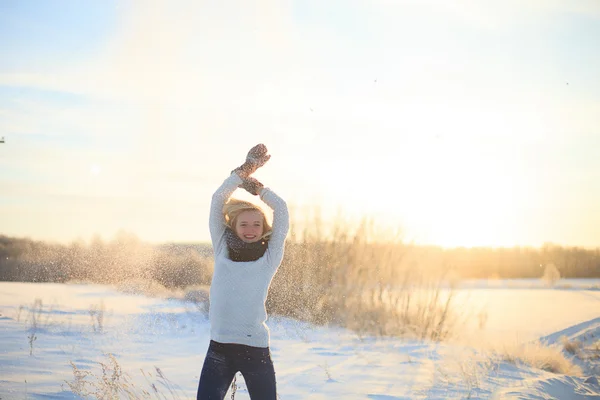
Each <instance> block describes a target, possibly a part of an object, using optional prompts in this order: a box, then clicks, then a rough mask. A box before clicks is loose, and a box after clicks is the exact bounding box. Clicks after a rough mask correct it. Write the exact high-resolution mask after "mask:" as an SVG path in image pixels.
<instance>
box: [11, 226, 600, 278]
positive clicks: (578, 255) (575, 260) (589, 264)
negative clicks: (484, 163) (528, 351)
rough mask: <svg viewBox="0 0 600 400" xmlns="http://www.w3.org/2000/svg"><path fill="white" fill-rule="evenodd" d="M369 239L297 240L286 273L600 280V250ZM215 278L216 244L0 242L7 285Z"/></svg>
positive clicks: (125, 239) (123, 238) (132, 239)
mask: <svg viewBox="0 0 600 400" xmlns="http://www.w3.org/2000/svg"><path fill="white" fill-rule="evenodd" d="M346 239H347V240H346ZM362 239H363V238H362V237H360V236H353V237H350V238H345V239H344V238H337V239H336V240H335V241H331V240H327V239H324V238H319V239H318V240H315V238H314V237H313V238H310V237H308V238H307V237H302V238H300V237H299V236H298V235H294V234H292V235H290V238H289V239H288V244H287V246H288V250H286V254H285V258H284V264H283V269H284V270H288V271H289V273H293V274H297V275H302V274H306V273H308V271H309V270H311V271H312V270H318V271H320V272H319V274H320V275H321V278H320V279H321V280H322V277H324V276H327V277H331V278H327V279H329V280H332V281H333V280H335V281H336V282H339V281H341V280H344V279H350V277H349V276H348V273H347V271H359V270H360V271H361V272H360V273H361V274H362V275H364V279H369V275H370V276H371V277H375V278H376V277H377V276H378V274H380V273H383V270H384V269H385V270H386V271H388V272H386V274H385V275H386V279H388V278H389V277H393V276H399V277H400V276H401V274H398V273H395V272H394V271H395V270H401V269H406V268H410V269H417V270H421V271H426V272H427V271H429V272H432V273H439V272H440V271H452V273H453V274H455V275H456V276H457V277H458V278H483V279H487V278H498V279H509V278H539V277H541V276H542V275H543V273H544V269H545V268H546V266H548V265H550V264H553V265H554V266H555V267H556V268H557V269H558V271H559V272H560V276H561V277H562V278H600V248H596V249H586V248H581V247H563V246H560V245H554V244H545V245H544V246H541V247H539V248H533V247H511V248H484V247H478V248H451V249H444V248H441V247H435V246H418V245H413V244H405V243H402V242H401V241H397V242H394V243H387V244H381V243H376V242H374V243H370V242H367V241H365V240H362ZM391 254H393V256H390V255H391ZM309 264H310V265H309ZM353 264H357V265H356V266H354V267H353ZM358 264H361V265H360V266H359V265H358ZM363 265H364V267H363ZM212 271H213V260H212V250H211V247H210V245H209V244H162V245H154V244H148V243H145V242H143V241H141V240H139V239H138V238H137V237H136V236H135V235H133V234H129V233H126V232H119V233H118V234H117V235H115V237H114V238H113V239H111V240H107V241H104V240H102V239H101V238H100V237H99V236H96V237H94V238H92V239H91V240H90V241H89V242H87V243H86V242H84V241H83V240H79V241H75V242H72V243H70V244H58V243H48V242H44V241H36V240H31V239H28V238H15V237H9V236H3V235H0V280H2V281H21V282H67V281H91V282H96V283H107V284H108V283H118V282H121V281H124V280H128V279H148V280H153V281H157V282H159V283H160V284H162V285H163V286H165V287H169V288H175V287H180V288H181V287H185V286H191V285H207V284H210V280H211V277H212ZM298 278H299V277H298ZM356 279H363V278H360V277H359V276H357V277H356ZM390 279H391V278H390ZM376 281H377V279H375V280H374V282H376ZM296 282H298V281H297V280H296Z"/></svg>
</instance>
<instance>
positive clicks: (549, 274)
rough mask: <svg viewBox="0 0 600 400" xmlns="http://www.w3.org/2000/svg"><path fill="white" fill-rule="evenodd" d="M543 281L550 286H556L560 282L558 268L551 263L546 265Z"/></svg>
mask: <svg viewBox="0 0 600 400" xmlns="http://www.w3.org/2000/svg"><path fill="white" fill-rule="evenodd" d="M542 280H543V281H544V283H546V285H548V286H554V285H555V284H556V282H558V281H559V280H560V271H559V270H558V268H556V265H554V264H552V263H550V264H546V267H545V268H544V275H542Z"/></svg>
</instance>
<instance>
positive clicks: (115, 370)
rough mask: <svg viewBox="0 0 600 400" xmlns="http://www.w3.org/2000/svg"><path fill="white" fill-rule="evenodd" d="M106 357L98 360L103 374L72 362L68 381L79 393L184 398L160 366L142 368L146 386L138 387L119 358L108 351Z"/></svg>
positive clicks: (96, 396) (75, 391)
mask: <svg viewBox="0 0 600 400" xmlns="http://www.w3.org/2000/svg"><path fill="white" fill-rule="evenodd" d="M106 357H107V361H106V362H100V363H98V364H99V366H100V369H101V372H100V374H96V373H94V372H92V371H89V370H82V369H80V368H78V367H77V366H76V365H75V364H74V363H73V362H71V367H72V368H73V380H72V381H71V382H69V381H65V383H66V384H67V385H68V386H69V389H70V390H71V391H72V392H73V393H74V394H77V395H78V396H81V397H85V398H87V397H92V398H95V399H107V400H108V399H167V398H169V399H182V398H185V396H183V395H182V394H181V393H180V390H179V389H178V388H177V387H176V386H175V385H174V384H173V383H171V382H170V381H169V379H167V377H166V376H165V375H164V374H163V372H162V371H161V370H160V368H158V367H155V373H154V374H152V373H147V372H144V371H143V370H141V371H140V372H141V374H142V375H143V377H144V380H145V383H146V386H147V387H139V386H137V385H136V384H135V383H134V382H133V379H132V378H131V376H130V375H129V374H127V373H125V372H123V370H122V369H121V366H120V365H119V363H118V361H117V359H116V358H115V357H114V356H113V355H112V354H107V355H106Z"/></svg>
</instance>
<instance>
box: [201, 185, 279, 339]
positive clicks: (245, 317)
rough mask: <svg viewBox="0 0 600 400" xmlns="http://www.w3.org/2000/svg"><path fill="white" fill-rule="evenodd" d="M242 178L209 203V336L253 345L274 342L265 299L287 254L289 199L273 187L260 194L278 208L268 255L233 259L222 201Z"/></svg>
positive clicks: (274, 210) (269, 203) (266, 201)
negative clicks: (212, 263) (212, 260)
mask: <svg viewBox="0 0 600 400" xmlns="http://www.w3.org/2000/svg"><path fill="white" fill-rule="evenodd" d="M241 183H242V179H241V178H240V177H239V176H238V175H237V174H235V173H233V174H231V176H230V177H229V178H227V179H225V181H224V182H223V184H222V185H221V186H220V187H219V188H218V189H217V191H216V192H215V193H214V194H213V197H212V202H211V206H210V218H209V226H210V236H211V239H212V245H213V250H214V258H215V269H214V272H213V278H212V283H211V286H210V309H209V318H210V337H211V339H212V340H214V341H216V342H220V343H238V344H245V345H247V346H254V347H268V346H269V328H268V327H267V324H266V321H267V310H266V307H265V302H266V300H267V294H268V291H269V286H270V285H271V280H272V279H273V276H274V275H275V272H277V268H279V265H280V264H281V261H282V259H283V250H284V245H285V238H286V236H287V233H288V229H289V214H288V209H287V205H286V203H285V201H284V200H283V199H282V198H281V197H279V196H277V194H275V193H274V192H273V191H271V190H270V189H268V188H264V189H262V190H261V193H260V198H261V199H262V200H263V201H264V202H265V203H266V204H267V205H268V206H269V207H271V208H272V209H273V233H272V235H271V238H270V239H269V245H268V247H267V250H266V251H265V254H264V255H263V256H262V257H261V258H259V259H258V260H256V261H249V262H243V261H242V262H239V261H238V262H235V261H231V260H230V259H229V255H228V250H227V243H226V241H225V235H224V233H225V228H226V226H225V219H224V217H223V205H224V204H225V202H226V201H227V199H229V197H230V196H231V194H232V193H233V192H234V191H235V189H236V188H237V187H238V185H240V184H241Z"/></svg>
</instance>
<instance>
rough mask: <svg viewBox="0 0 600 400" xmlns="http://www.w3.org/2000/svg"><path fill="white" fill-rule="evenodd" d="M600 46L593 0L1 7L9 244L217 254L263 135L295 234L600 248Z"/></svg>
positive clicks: (2, 149) (0, 150) (0, 177)
mask: <svg viewBox="0 0 600 400" xmlns="http://www.w3.org/2000/svg"><path fill="white" fill-rule="evenodd" d="M598 38H600V3H599V2H597V1H596V0H590V1H586V0H578V1H572V0H543V1H542V0H539V1H538V0H504V1H498V0H497V1H488V0H484V1H475V0H458V1H455V2H447V1H443V0H425V1H423V0H419V1H417V0H368V1H367V0H331V1H326V2H324V1H321V0H319V1H317V0H302V1H287V0H281V1H275V0H260V1H246V0H226V1H221V2H209V1H156V0H153V1H114V0H107V1H95V2H80V1H76V0H55V1H48V2H41V1H33V0H19V1H17V0H5V1H2V2H0V54H2V57H0V137H4V143H0V234H5V235H10V236H17V237H30V238H33V239H36V240H49V241H58V242H65V243H67V242H70V241H73V240H77V239H84V240H88V239H89V238H91V237H92V236H94V235H100V236H101V237H102V238H105V239H110V238H111V237H113V236H114V235H115V234H116V233H117V232H118V231H120V230H125V231H127V232H131V233H134V234H135V235H137V236H138V237H139V238H140V239H142V240H146V241H150V242H157V243H159V242H178V241H185V242H202V241H208V240H209V233H208V208H209V203H210V197H211V194H212V192H213V191H214V190H215V189H216V188H217V187H218V186H219V185H220V183H221V182H222V181H223V179H225V178H226V177H227V176H228V174H229V172H230V171H231V170H232V169H233V168H235V167H236V166H238V165H239V164H241V163H242V162H243V161H244V158H245V155H246V152H247V151H248V149H249V148H250V147H252V146H253V145H255V144H257V143H264V144H265V145H266V146H267V147H268V148H269V151H270V154H271V155H272V158H271V160H270V161H269V163H268V164H267V165H266V166H265V167H264V168H263V169H261V170H259V171H258V172H257V174H256V176H257V178H258V179H260V180H261V181H263V183H264V184H265V186H268V187H270V188H272V189H273V190H274V191H276V192H277V193H278V194H280V195H281V196H282V197H283V198H284V199H286V201H287V203H288V204H289V205H290V207H291V208H292V215H293V217H294V218H295V219H296V220H297V221H300V220H302V219H303V218H304V216H306V215H308V213H309V212H312V213H315V212H319V213H321V214H322V215H323V220H324V221H331V220H334V219H335V218H337V217H336V216H338V215H340V214H341V215H343V216H344V218H348V219H350V220H359V219H360V218H362V217H363V216H368V217H369V218H372V219H373V220H374V221H376V224H377V226H378V227H381V228H382V229H392V230H397V231H399V232H401V235H402V237H403V238H404V239H405V240H407V241H411V242H415V243H422V244H436V245H441V246H445V247H454V246H467V247H471V246H492V247H499V246H541V245H542V244H544V243H548V242H550V243H555V244H559V245H565V246H582V247H600V229H598V226H600V157H598V156H597V154H598V149H600V75H599V74H598V71H600V52H599V51H598V45H599V39H598ZM235 196H237V197H242V198H249V195H246V194H245V193H243V192H241V191H237V192H236V193H235Z"/></svg>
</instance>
